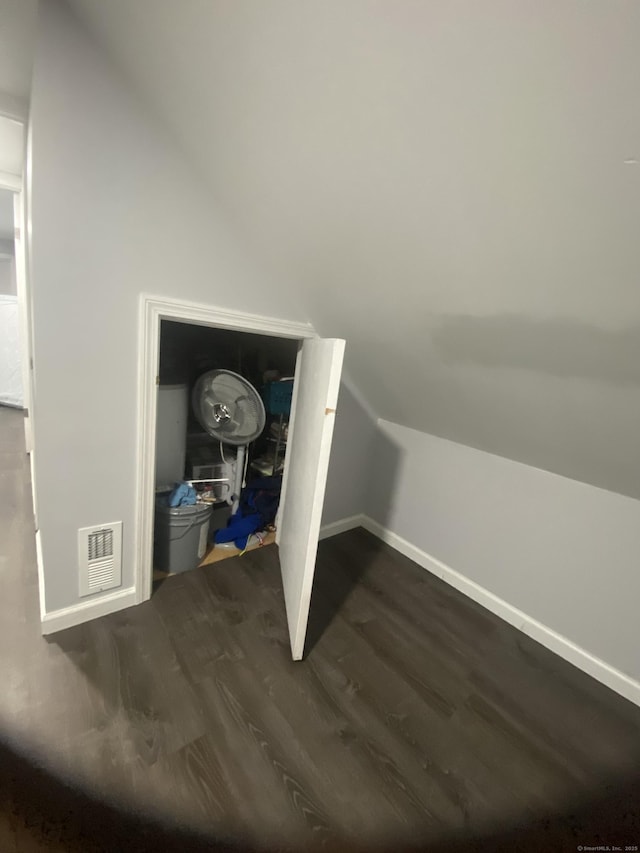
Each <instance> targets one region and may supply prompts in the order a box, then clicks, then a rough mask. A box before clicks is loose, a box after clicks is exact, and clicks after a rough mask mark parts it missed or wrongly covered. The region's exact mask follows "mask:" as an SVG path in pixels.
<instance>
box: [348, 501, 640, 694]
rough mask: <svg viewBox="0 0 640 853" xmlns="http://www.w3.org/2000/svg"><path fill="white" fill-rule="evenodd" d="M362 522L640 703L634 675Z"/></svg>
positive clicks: (370, 522)
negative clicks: (628, 673)
mask: <svg viewBox="0 0 640 853" xmlns="http://www.w3.org/2000/svg"><path fill="white" fill-rule="evenodd" d="M360 523H361V525H362V527H364V528H365V530H368V531H369V532H370V533H373V535H374V536H377V537H378V538H379V539H381V540H382V541H383V542H386V543H387V545H390V546H391V547H392V548H395V549H396V550H397V551H399V552H400V553H401V554H404V556H405V557H408V558H409V559H410V560H413V562H414V563H417V564H418V565H419V566H422V568H424V569H427V571H429V572H431V573H432V574H434V575H436V576H437V577H439V578H440V579H441V580H443V581H444V582H445V583H448V584H449V585H450V586H452V587H454V588H455V589H457V590H459V591H460V592H462V593H464V595H468V596H469V598H471V599H473V601H476V602H477V603H478V604H481V605H482V606H483V607H486V608H487V610H490V611H491V612H492V613H495V615H496V616H499V617H500V618H501V619H504V620H505V622H508V623H509V624H510V625H513V626H514V627H515V628H518V630H519V631H522V633H523V634H526V635H527V636H529V637H531V638H532V639H534V640H536V641H537V642H538V643H541V644H542V645H543V646H546V648H548V649H550V651H552V652H555V654H557V655H559V656H560V657H561V658H564V659H565V660H566V661H569V663H572V664H573V665H574V666H576V667H578V669H581V670H582V671H583V672H586V673H587V675H590V676H592V678H595V679H596V680H597V681H600V682H601V683H602V684H605V685H606V686H607V687H610V688H611V689H612V690H615V692H616V693H619V694H620V695H621V696H624V697H625V698H626V699H629V701H631V702H633V703H634V704H636V705H640V682H638V681H636V680H635V679H633V678H631V676H629V675H626V674H625V673H624V672H621V671H620V670H618V669H615V668H614V667H613V666H610V665H609V664H608V663H606V662H605V661H603V660H601V659H600V658H597V657H596V656H595V655H592V654H591V653H590V652H588V651H586V650H585V649H583V648H581V647H580V646H578V645H576V644H575V643H573V642H572V641H571V640H568V639H567V638H566V637H563V636H562V635H561V634H558V633H556V631H554V630H552V629H551V628H548V627H547V626H546V625H543V624H542V623H541V622H538V621H537V620H536V619H533V618H532V617H531V616H528V615H527V614H526V613H523V612H522V610H518V608H517V607H513V606H512V605H511V604H509V603H508V602H506V601H504V600H503V599H501V598H498V596H497V595H494V594H493V593H492V592H489V590H487V589H485V588H484V587H482V586H480V585H479V584H477V583H475V582H474V581H472V580H469V578H467V577H465V576H464V575H461V574H460V573H459V572H456V571H455V570H454V569H452V568H450V567H449V566H447V565H446V564H445V563H442V562H441V561H440V560H437V559H436V558H435V557H431V556H430V555H429V554H427V553H426V551H423V550H421V549H420V548H417V547H416V546H415V545H412V544H411V543H410V542H408V541H407V540H406V539H403V538H402V537H401V536H398V535H397V533H393V532H392V531H391V530H388V529H387V528H386V527H383V526H382V525H381V524H378V522H377V521H374V520H373V519H372V518H370V517H369V516H365V515H363V516H362V517H361V521H360Z"/></svg>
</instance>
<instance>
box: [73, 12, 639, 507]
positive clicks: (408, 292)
mask: <svg viewBox="0 0 640 853" xmlns="http://www.w3.org/2000/svg"><path fill="white" fill-rule="evenodd" d="M70 5H71V6H72V7H73V8H74V9H75V10H76V12H77V13H78V15H79V16H80V17H81V18H82V19H83V21H84V22H85V24H86V25H87V27H88V28H89V29H90V30H91V31H92V32H93V34H94V35H95V36H96V38H97V39H98V40H99V41H100V42H101V43H102V44H103V45H104V46H105V48H106V49H107V51H108V52H109V53H110V54H111V56H112V57H113V58H114V60H115V62H116V64H117V65H119V66H120V68H121V69H122V71H123V73H124V74H125V75H126V76H127V77H128V79H129V81H130V83H131V85H132V86H134V87H135V88H136V89H137V90H138V92H139V93H140V94H141V96H142V97H143V99H144V100H145V101H146V103H147V105H148V106H149V107H150V108H151V109H153V110H154V111H155V112H156V114H157V115H158V116H159V117H160V118H161V119H162V120H163V121H164V123H165V125H166V127H167V128H168V130H169V132H170V133H172V134H173V136H174V138H175V139H176V140H177V142H178V143H179V145H180V146H181V147H182V149H183V151H184V152H185V153H186V155H187V156H188V157H189V159H190V160H191V162H192V164H193V166H194V168H195V169H196V170H197V172H198V173H199V174H200V175H201V177H202V180H204V181H206V182H208V184H209V185H210V187H211V191H212V193H215V195H216V199H217V201H218V203H219V204H221V205H222V206H223V207H224V209H225V210H226V211H227V214H228V216H229V218H230V220H231V221H233V224H234V226H235V227H236V228H238V229H239V230H240V232H241V233H242V234H243V236H244V239H246V241H247V245H249V246H251V249H252V251H253V252H254V253H256V254H257V255H258V256H260V257H261V258H262V260H263V262H264V263H265V265H267V266H268V268H269V270H270V272H271V273H272V274H275V275H276V276H280V277H282V278H283V279H286V280H287V281H289V282H295V283H296V284H297V286H298V287H299V289H300V291H301V292H302V293H303V295H304V300H305V304H306V305H307V310H308V314H309V319H310V320H311V322H313V323H314V325H315V326H316V328H317V329H318V330H319V331H321V332H322V333H325V334H327V335H332V336H344V337H345V338H346V339H347V341H348V345H347V351H348V360H347V363H348V368H349V372H350V374H351V376H352V378H353V379H354V380H355V383H356V384H357V386H358V388H359V390H360V391H361V393H362V394H363V395H364V397H365V398H366V399H367V400H368V401H369V403H370V405H371V406H372V408H373V410H374V411H375V412H376V414H377V415H379V416H380V417H383V418H386V419H388V420H391V421H394V422H397V423H401V424H404V425H406V426H410V427H414V428H416V429H419V430H422V431H426V432H431V433H434V434H436V435H440V436H443V437H445V438H450V439H452V440H455V441H459V442H462V443H465V444H469V445H472V446H475V447H479V448H482V449H484V450H488V451H490V452H493V453H497V454H500V455H503V456H507V457H510V458H513V459H516V460H519V461H522V462H525V463H528V464H531V465H536V466H539V467H541V468H545V469H548V470H551V471H554V472H557V473H560V474H564V475H567V476H570V477H573V478H575V479H578V480H583V481H585V482H589V483H592V484H595V485H599V486H602V487H604V488H608V489H612V490H614V491H620V492H623V493H626V494H630V495H634V496H636V497H640V453H639V452H638V447H637V436H638V434H639V433H640V251H639V241H638V236H637V233H638V223H639V222H640V162H639V161H640V109H639V106H638V89H639V84H640V51H638V44H640V4H639V3H636V2H634V0H608V2H606V3H596V2H593V3H585V2H584V0H528V2H520V3H513V2H511V0H487V2H482V3H479V2H477V0H393V2H392V0H388V2H384V0H383V2H380V0H305V2H299V0H266V2H258V0H180V2H177V0H109V2H104V0H70Z"/></svg>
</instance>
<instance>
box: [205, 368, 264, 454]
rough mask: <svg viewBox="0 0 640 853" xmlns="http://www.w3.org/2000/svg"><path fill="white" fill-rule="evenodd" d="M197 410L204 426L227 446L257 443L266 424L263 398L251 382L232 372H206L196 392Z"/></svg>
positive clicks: (211, 434)
mask: <svg viewBox="0 0 640 853" xmlns="http://www.w3.org/2000/svg"><path fill="white" fill-rule="evenodd" d="M192 404H193V411H194V414H195V416H196V418H197V419H198V422H199V424H200V426H201V427H202V428H203V429H204V430H206V432H208V433H209V435H210V436H212V437H213V438H215V439H217V440H218V441H222V442H224V443H225V444H232V445H236V446H240V445H243V444H249V442H251V441H254V440H255V439H256V438H257V437H258V436H259V435H260V433H261V432H262V430H263V429H264V425H265V420H266V418H265V411H264V404H263V402H262V399H261V397H260V395H259V394H258V392H257V391H256V389H255V388H254V387H253V385H252V384H251V383H250V382H247V380H246V379H245V378H244V377H242V376H240V375H239V374H238V373H233V372H232V371H231V370H209V371H208V372H207V373H203V374H202V376H200V378H199V379H198V381H197V382H196V384H195V387H194V389H193V395H192Z"/></svg>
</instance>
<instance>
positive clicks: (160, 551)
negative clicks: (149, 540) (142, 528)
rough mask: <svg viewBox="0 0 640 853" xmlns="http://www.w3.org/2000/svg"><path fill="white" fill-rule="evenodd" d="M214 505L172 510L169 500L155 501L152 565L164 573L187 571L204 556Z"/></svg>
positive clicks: (193, 567)
mask: <svg viewBox="0 0 640 853" xmlns="http://www.w3.org/2000/svg"><path fill="white" fill-rule="evenodd" d="M211 512H212V508H211V506H208V505H207V504H195V505H194V506H176V507H170V506H167V504H166V497H159V498H157V500H156V512H155V527H154V534H153V565H154V567H155V568H156V569H160V571H163V572H171V573H172V574H175V573H177V572H187V571H189V569H195V568H196V566H197V565H198V563H199V562H200V561H201V560H202V558H203V557H204V555H205V553H206V550H207V542H208V539H209V523H210V521H211Z"/></svg>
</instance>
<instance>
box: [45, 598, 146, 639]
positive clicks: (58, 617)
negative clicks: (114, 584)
mask: <svg viewBox="0 0 640 853" xmlns="http://www.w3.org/2000/svg"><path fill="white" fill-rule="evenodd" d="M133 604H137V598H136V591H135V588H134V587H128V588H127V589H119V590H117V591H116V592H112V593H110V594H109V595H103V596H101V597H100V598H92V599H91V600H89V601H80V602H78V604H72V605H71V607H63V608H62V609H61V610H52V611H50V612H45V613H43V614H42V619H41V623H42V633H43V634H45V635H46V634H54V633H55V632H56V631H63V630H64V629H65V628H73V627H74V626H75V625H81V624H82V623H83V622H88V621H89V620H90V619H97V618H98V616H106V615H107V614H109V613H114V612H115V611H116V610H124V608H125V607H131V606H132V605H133Z"/></svg>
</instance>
